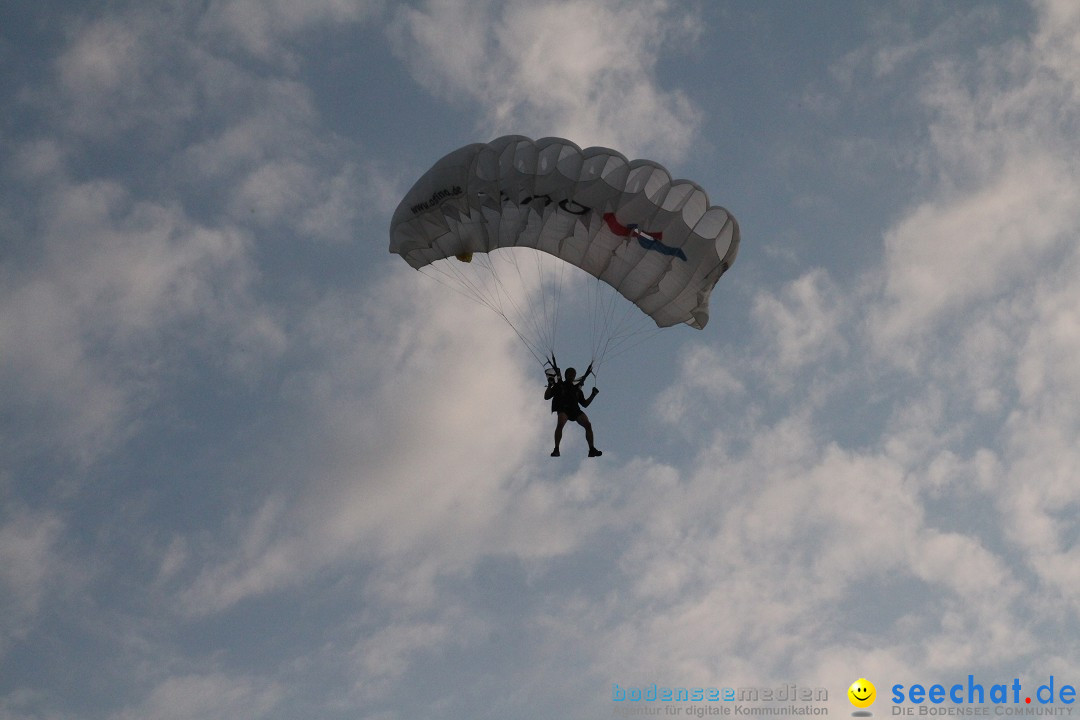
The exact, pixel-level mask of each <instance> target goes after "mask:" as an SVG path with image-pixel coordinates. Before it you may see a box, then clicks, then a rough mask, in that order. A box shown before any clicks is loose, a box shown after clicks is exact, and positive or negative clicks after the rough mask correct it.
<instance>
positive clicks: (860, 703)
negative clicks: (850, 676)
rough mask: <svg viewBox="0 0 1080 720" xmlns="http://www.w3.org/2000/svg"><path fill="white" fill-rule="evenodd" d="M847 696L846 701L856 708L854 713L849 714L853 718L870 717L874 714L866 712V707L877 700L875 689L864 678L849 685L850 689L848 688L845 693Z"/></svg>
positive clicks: (872, 684)
mask: <svg viewBox="0 0 1080 720" xmlns="http://www.w3.org/2000/svg"><path fill="white" fill-rule="evenodd" d="M847 696H848V700H850V701H851V704H852V705H854V706H855V707H856V708H858V709H857V710H856V711H855V712H853V713H851V714H852V716H853V717H870V716H872V715H873V714H874V713H872V712H870V711H869V710H867V708H868V707H870V706H871V705H873V704H874V700H876V699H877V688H875V687H874V683H872V682H870V681H869V680H867V679H866V678H859V679H858V680H856V681H855V682H853V683H851V687H849V688H848V691H847Z"/></svg>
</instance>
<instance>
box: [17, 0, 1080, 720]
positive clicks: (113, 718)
mask: <svg viewBox="0 0 1080 720" xmlns="http://www.w3.org/2000/svg"><path fill="white" fill-rule="evenodd" d="M0 68H2V72H0V108H2V109H0V148H2V151H0V718H2V719H3V720H24V719H29V718H35V719H44V718H49V719H69V718H102V719H107V720H129V719H131V720H134V719H136V718H138V719H140V720H165V719H169V720H186V719H194V718H223V717H228V718H241V719H244V718H252V719H254V718H275V719H277V718H280V719H289V720H292V719H295V718H350V719H352V718H370V719H373V720H374V719H376V718H377V719H379V720H391V719H398V718H401V719H405V718H421V717H422V718H556V717H559V718H595V717H605V716H611V714H612V712H613V709H614V707H615V706H614V705H613V700H612V693H613V685H614V684H619V685H620V686H647V685H649V684H651V683H654V682H655V683H657V684H659V685H661V686H706V687H707V686H717V687H724V686H731V687H738V686H776V685H781V684H790V683H797V684H799V685H800V686H813V687H825V688H828V690H829V693H830V696H829V698H830V700H829V703H828V705H829V707H830V709H831V714H832V715H834V716H835V715H840V716H843V715H846V714H848V713H849V712H850V711H851V709H852V708H851V706H850V705H849V704H848V703H847V700H846V697H845V695H844V693H845V691H846V688H847V686H848V685H849V684H850V683H851V682H852V681H854V680H855V679H857V678H859V677H860V676H865V677H867V678H869V679H871V680H873V681H874V682H875V683H877V685H878V690H879V695H880V696H881V697H882V698H887V694H888V688H889V687H891V686H892V685H893V684H895V683H903V684H911V683H917V682H922V683H927V684H929V683H934V682H941V683H945V684H948V683H952V682H959V681H962V680H965V679H966V678H967V676H968V675H969V674H975V675H976V676H977V678H980V679H982V680H984V682H985V683H986V684H987V685H988V686H989V685H990V684H992V683H995V682H1011V680H1012V679H1013V678H1019V679H1021V681H1022V682H1024V683H1029V682H1030V683H1033V684H1037V683H1042V682H1044V681H1045V680H1046V678H1048V677H1049V676H1050V675H1054V676H1055V677H1056V678H1058V682H1059V683H1061V682H1072V683H1074V684H1080V653H1078V652H1077V650H1076V646H1075V642H1074V641H1073V640H1074V638H1075V637H1077V635H1078V634H1080V622H1078V621H1080V545H1078V541H1080V525H1078V524H1077V522H1076V515H1077V510H1078V508H1080V483H1078V482H1077V480H1078V479H1080V443H1078V437H1080V403H1078V402H1077V399H1078V398H1080V362H1077V358H1078V357H1080V282H1078V281H1077V278H1078V277H1080V244H1078V243H1077V238H1078V231H1080V4H1077V3H1076V2H1074V0H1033V1H1032V2H1030V3H1021V2H1013V1H1009V2H964V1H959V0H958V1H957V2H950V3H939V2H922V1H921V0H895V1H892V2H881V3H863V2H802V3H790V2H760V1H759V0H742V1H733V2H722V1H720V0H717V1H716V2H713V1H711V0H709V1H705V0H701V1H698V2H676V1H674V0H505V1H496V0H410V1H408V2H406V1H402V2H390V1H388V0H385V1H380V0H264V1H263V0H206V1H205V2H197V3H171V2H158V1H156V0H151V1H144V0H139V1H134V0H133V1H131V2H125V1H122V0H121V1H118V2H92V3H81V2H62V1H60V0H49V1H47V2H39V3H28V2H21V3H20V2H14V3H5V4H3V6H2V8H0ZM508 133H516V134H523V135H527V136H530V137H543V136H550V135H555V136H561V137H567V138H570V139H571V140H573V141H574V142H576V143H577V144H578V145H580V146H582V147H586V146H590V145H604V146H609V147H613V148H616V149H618V150H620V151H621V152H623V153H624V154H626V155H627V156H629V157H646V158H651V159H654V160H656V161H658V162H660V163H662V164H663V165H665V166H666V167H668V168H669V169H670V170H671V171H672V173H673V175H675V176H676V177H687V178H691V179H693V180H695V181H697V182H698V183H699V184H701V185H702V186H703V187H704V188H705V189H706V190H707V191H708V192H709V194H710V198H711V199H712V201H713V202H715V203H717V204H721V205H724V206H725V207H727V208H729V209H730V210H731V211H732V212H733V213H734V214H735V216H736V217H737V218H738V220H739V222H740V225H741V228H742V239H743V241H742V246H741V249H740V254H739V257H738V260H737V262H736V263H735V265H734V267H733V269H732V270H731V272H730V273H728V275H726V276H725V277H724V278H723V279H722V280H721V282H720V284H719V285H718V286H717V289H716V291H715V292H714V294H713V296H712V305H711V308H712V320H711V322H710V324H709V325H708V327H707V328H706V329H705V330H703V331H701V332H696V331H693V330H690V329H689V328H673V329H671V330H670V331H667V332H665V333H662V334H660V335H657V336H656V337H655V338H652V339H650V340H649V341H647V342H646V343H645V344H643V345H642V346H641V347H640V348H639V349H638V350H637V351H636V352H634V353H628V354H624V355H622V356H619V357H618V358H617V359H614V360H612V361H610V362H609V363H608V364H607V366H606V367H605V369H604V373H603V374H602V376H601V377H600V378H599V379H598V386H599V387H600V389H601V394H600V395H599V396H598V398H597V401H596V403H595V404H594V405H593V406H592V407H591V408H590V409H589V414H590V416H591V417H592V419H593V422H594V424H595V426H596V430H597V442H598V445H599V446H600V447H602V448H603V449H604V456H603V458H600V459H597V460H590V459H586V458H585V444H584V440H583V438H582V436H581V432H580V428H577V427H571V428H568V431H567V436H566V439H565V440H564V444H563V457H562V458H560V459H558V460H554V459H552V458H550V457H548V452H549V451H550V447H551V431H552V427H553V421H552V417H551V415H550V414H549V413H548V408H547V406H546V403H545V402H544V401H543V400H542V397H541V394H542V391H543V376H542V373H541V372H540V369H539V367H538V366H537V365H536V363H535V362H534V361H533V359H532V358H531V357H530V356H529V355H528V354H527V353H526V352H525V351H524V350H523V348H522V347H521V345H520V343H519V342H518V341H517V339H516V338H515V336H514V335H513V332H512V331H511V330H510V328H508V327H507V326H506V325H505V324H504V323H503V322H502V320H500V319H499V318H498V317H497V316H495V315H494V314H493V313H490V312H488V311H486V310H484V309H483V308H481V307H479V306H477V305H475V304H473V303H470V302H469V301H467V300H465V299H463V298H460V297H459V296H457V295H455V294H454V293H452V292H450V291H448V290H447V288H445V287H443V286H441V285H439V284H438V283H436V282H432V281H431V279H430V278H428V277H425V276H424V275H422V274H420V273H417V272H415V271H413V270H412V269H411V268H409V267H408V266H407V265H406V264H405V263H404V262H402V260H401V259H400V258H398V257H397V256H394V255H391V254H390V253H388V252H387V246H388V240H389V238H388V225H389V221H390V216H391V214H392V213H393V210H394V208H395V206H396V205H397V202H398V201H399V199H400V198H401V196H402V195H403V194H404V193H405V192H406V191H407V190H408V188H409V187H410V186H411V184H412V183H413V181H414V180H415V179H416V178H417V177H419V176H420V175H421V174H422V173H423V172H424V171H425V170H426V169H427V168H428V167H430V165H431V164H432V163H434V162H435V161H436V160H437V159H438V158H439V157H441V156H442V155H444V154H445V153H447V152H449V151H451V150H453V149H455V148H457V147H460V146H462V145H465V144H467V143H471V142H477V141H487V140H490V139H493V138H495V137H497V136H499V135H503V134H508ZM566 354H567V355H568V356H569V357H568V358H567V359H568V360H570V361H571V362H573V360H574V357H573V356H574V355H575V354H577V355H579V357H580V353H577V352H576V349H574V348H569V349H567V351H566ZM875 710H876V714H878V715H884V714H888V713H889V709H888V705H887V704H886V700H885V699H880V700H879V702H878V705H877V706H876V707H875Z"/></svg>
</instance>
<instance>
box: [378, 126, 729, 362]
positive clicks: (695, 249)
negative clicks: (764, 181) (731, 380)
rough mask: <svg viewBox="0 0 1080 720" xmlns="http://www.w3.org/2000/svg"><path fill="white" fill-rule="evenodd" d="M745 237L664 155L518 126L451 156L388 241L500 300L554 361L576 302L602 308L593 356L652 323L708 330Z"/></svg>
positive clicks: (428, 268)
mask: <svg viewBox="0 0 1080 720" xmlns="http://www.w3.org/2000/svg"><path fill="white" fill-rule="evenodd" d="M738 248H739V226H738V223H737V222H736V221H735V218H734V217H732V215H731V214H730V213H729V212H728V211H727V210H725V209H724V208H722V207H718V206H710V205H709V199H708V196H707V195H706V194H705V191H704V190H702V189H701V188H700V187H699V186H698V185H697V184H695V183H693V182H690V181H688V180H675V181H673V180H672V179H671V175H670V174H669V173H668V172H667V170H665V169H664V168H663V167H661V166H660V165H658V164H657V163H655V162H652V161H650V160H633V161H630V160H627V159H626V157H624V156H623V155H622V154H620V153H618V152H616V151H615V150H611V149H609V148H602V147H591V148H586V149H585V150H582V149H581V148H579V147H578V146H577V145H575V144H574V143H572V142H570V141H569V140H564V139H562V138H544V139H542V140H536V141H533V140H530V139H529V138H526V137H522V136H519V135H510V136H505V137H500V138H498V139H496V140H493V141H492V142H490V143H477V144H473V145H467V146H465V147H463V148H461V149H459V150H456V151H454V152H452V153H450V154H449V155H447V156H446V157H444V158H442V159H441V160H439V161H438V162H437V163H435V165H434V166H433V167H432V168H431V169H430V170H428V171H427V173H425V174H424V175H423V177H421V178H420V179H419V180H418V181H417V182H416V184H415V185H413V187H412V189H411V190H410V191H409V192H408V193H407V194H406V195H405V197H404V199H403V200H402V201H401V204H400V205H398V208H397V210H396V211H395V213H394V217H393V220H392V221H391V224H390V252H392V253H397V254H398V255H400V256H401V257H402V258H404V259H405V261H406V262H407V263H409V264H410V265H411V266H412V267H414V268H416V269H418V270H421V271H425V272H426V274H431V275H433V276H435V277H436V278H438V279H440V280H443V281H446V282H449V284H451V285H452V286H453V287H454V288H455V289H457V290H459V291H461V292H463V293H465V294H466V295H468V296H469V297H471V298H473V299H474V300H477V301H478V302H480V303H482V304H484V305H486V306H488V307H490V308H491V309H492V310H494V311H495V312H497V313H498V314H499V315H501V316H502V317H503V318H504V319H505V320H506V321H507V322H508V323H509V324H510V326H511V327H513V328H514V330H515V332H517V334H518V336H519V337H520V338H521V340H522V342H524V343H525V345H526V347H528V349H529V350H530V352H531V353H532V354H533V356H534V357H536V359H537V360H538V361H540V362H541V363H542V364H544V363H546V362H547V361H548V360H549V359H550V358H551V357H552V356H553V354H554V353H555V351H556V347H555V344H556V342H557V337H558V335H557V330H558V326H559V314H560V307H562V306H563V305H565V304H566V303H567V302H569V303H570V304H571V307H572V308H573V312H574V313H575V314H589V315H591V317H592V321H591V326H592V330H591V334H592V340H591V342H592V345H593V348H592V351H593V357H592V362H593V365H594V366H595V367H599V364H600V363H601V362H602V361H603V360H604V358H605V357H606V356H607V355H608V352H609V351H611V350H616V349H619V348H624V347H626V345H625V343H626V341H627V340H628V339H630V338H632V337H636V336H637V335H639V334H641V333H642V331H643V329H645V328H650V327H651V328H652V329H653V330H655V329H656V328H665V327H669V326H672V325H678V324H680V323H685V324H686V325H689V326H690V327H693V328H696V329H699V330H700V329H701V328H703V327H705V324H706V323H707V322H708V320H709V307H708V304H709V295H710V293H711V292H712V289H713V287H714V286H715V285H716V282H717V281H718V280H719V279H720V276H721V275H723V274H724V272H726V271H727V269H728V268H729V267H730V266H731V264H732V262H734V260H735V255H736V253H737V251H738ZM578 269H580V271H583V273H586V274H587V275H586V274H583V273H582V272H580V271H579V270H578ZM589 276H591V277H589ZM584 281H588V282H584ZM622 298H625V300H622ZM626 301H629V302H626ZM630 303H632V304H633V305H630ZM633 306H636V307H637V308H638V309H640V312H637V311H635V310H634V307H633ZM631 311H633V312H631ZM642 313H644V315H642ZM645 317H647V318H651V321H652V322H648V321H645V322H644V323H642V322H639V321H638V319H639V318H645Z"/></svg>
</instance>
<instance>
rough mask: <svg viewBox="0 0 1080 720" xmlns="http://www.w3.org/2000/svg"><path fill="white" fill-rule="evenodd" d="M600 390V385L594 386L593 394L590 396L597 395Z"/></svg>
mask: <svg viewBox="0 0 1080 720" xmlns="http://www.w3.org/2000/svg"><path fill="white" fill-rule="evenodd" d="M598 392H600V388H598V387H594V388H593V389H592V395H590V396H589V397H596V394H597V393H598Z"/></svg>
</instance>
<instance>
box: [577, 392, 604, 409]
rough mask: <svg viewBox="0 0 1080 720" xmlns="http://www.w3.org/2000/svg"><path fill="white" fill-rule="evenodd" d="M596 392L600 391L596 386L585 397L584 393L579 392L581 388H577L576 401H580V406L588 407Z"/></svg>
mask: <svg viewBox="0 0 1080 720" xmlns="http://www.w3.org/2000/svg"><path fill="white" fill-rule="evenodd" d="M598 392H600V391H599V390H597V389H596V388H593V389H592V392H591V393H589V397H585V393H583V392H581V389H580V388H579V389H578V402H580V403H581V407H589V406H590V405H592V401H593V398H595V397H596V394H597V393H598Z"/></svg>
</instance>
